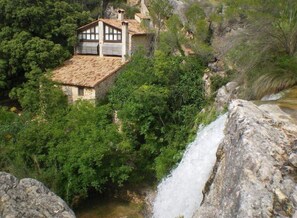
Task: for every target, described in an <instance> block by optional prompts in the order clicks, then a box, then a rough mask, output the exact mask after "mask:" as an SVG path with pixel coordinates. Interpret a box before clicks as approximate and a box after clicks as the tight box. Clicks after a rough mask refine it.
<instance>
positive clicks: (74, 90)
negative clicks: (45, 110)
mask: <svg viewBox="0 0 297 218" xmlns="http://www.w3.org/2000/svg"><path fill="white" fill-rule="evenodd" d="M83 89H84V95H83V96H79V95H78V87H77V86H67V85H63V86H62V90H63V92H64V93H65V94H66V95H67V97H68V102H69V103H73V102H75V101H77V100H79V99H82V100H93V101H95V100H96V92H95V89H94V88H87V87H83Z"/></svg>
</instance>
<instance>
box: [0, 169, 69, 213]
mask: <svg viewBox="0 0 297 218" xmlns="http://www.w3.org/2000/svg"><path fill="white" fill-rule="evenodd" d="M0 217H3V218H27V217H28V218H33V217H34V218H39V217H40V218H41V217H55V218H74V217H75V215H74V213H73V211H72V210H71V209H70V208H69V207H68V206H67V204H66V203H65V202H64V201H63V200H62V199H61V198H60V197H58V196H57V195H55V194H54V193H53V192H51V191H50V190H49V189H48V188H47V187H45V186H44V185H43V184H42V183H41V182H39V181H37V180H35V179H29V178H26V179H21V180H20V181H19V180H18V179H17V178H16V177H14V176H13V175H11V174H9V173H5V172H0Z"/></svg>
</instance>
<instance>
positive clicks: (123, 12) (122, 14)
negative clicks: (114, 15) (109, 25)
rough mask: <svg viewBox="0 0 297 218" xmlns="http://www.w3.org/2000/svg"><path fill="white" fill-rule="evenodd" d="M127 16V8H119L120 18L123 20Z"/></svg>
mask: <svg viewBox="0 0 297 218" xmlns="http://www.w3.org/2000/svg"><path fill="white" fill-rule="evenodd" d="M124 18H125V10H123V9H119V10H118V20H120V21H123V20H124Z"/></svg>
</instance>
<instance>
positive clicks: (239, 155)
mask: <svg viewBox="0 0 297 218" xmlns="http://www.w3.org/2000/svg"><path fill="white" fill-rule="evenodd" d="M194 217H195V218H198V217H199V218H200V217H201V218H208V217H209V218H210V217H211V218H214V217H220V218H224V217H226V218H227V217H228V218H229V217H297V126H296V124H295V123H294V120H293V119H292V118H291V117H290V116H289V115H288V114H286V113H284V112H283V111H282V110H281V109H280V108H279V107H278V106H277V105H261V106H256V105H255V104H253V103H251V102H247V101H243V100H235V101H233V102H232V103H231V104H230V106H229V116H228V121H227V124H226V129H225V138H224V140H223V142H222V143H221V145H220V146H219V149H218V152H217V162H216V165H215V166H214V169H213V173H212V175H211V176H210V178H209V180H208V182H207V184H206V186H205V189H204V199H203V202H202V203H201V207H200V208H199V209H198V211H197V212H196V213H195V216H194Z"/></svg>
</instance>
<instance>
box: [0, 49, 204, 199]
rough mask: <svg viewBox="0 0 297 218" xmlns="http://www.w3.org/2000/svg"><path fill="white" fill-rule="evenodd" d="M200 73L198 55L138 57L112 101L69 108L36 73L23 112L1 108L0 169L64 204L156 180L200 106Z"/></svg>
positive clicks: (184, 138) (181, 147) (182, 143)
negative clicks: (40, 185)
mask: <svg viewBox="0 0 297 218" xmlns="http://www.w3.org/2000/svg"><path fill="white" fill-rule="evenodd" d="M202 71H203V65H202V64H201V61H200V60H199V59H197V58H186V57H177V56H167V55H165V54H164V53H162V52H160V51H157V52H156V53H155V55H154V57H153V58H148V57H145V56H144V55H142V54H138V55H135V57H134V58H133V59H132V61H131V63H130V64H128V65H127V67H126V68H125V69H124V70H123V72H122V73H121V74H120V77H119V78H118V80H117V82H116V84H115V86H114V88H113V89H112V91H111V93H110V95H109V101H110V102H109V103H104V104H103V103H102V104H100V105H97V106H95V105H93V104H91V103H89V102H83V101H82V102H77V103H75V104H73V105H68V104H67V102H66V99H65V97H64V96H63V94H62V92H61V90H60V89H59V88H58V87H54V86H53V85H52V83H51V82H50V81H48V80H47V78H44V77H41V79H40V80H39V84H42V85H41V86H40V89H39V92H40V93H39V95H37V96H36V98H33V99H31V98H29V99H26V98H24V99H23V105H27V106H28V107H25V108H24V110H23V112H22V113H21V114H20V115H17V114H15V113H12V112H9V111H7V110H5V109H3V108H2V109H1V111H0V122H1V126H0V146H1V153H0V159H1V162H0V166H1V170H5V171H8V172H12V173H13V174H15V175H16V176H19V177H33V178H37V179H39V180H41V181H43V182H44V183H45V184H46V185H48V186H49V187H50V188H52V189H53V190H54V191H56V192H57V193H58V194H59V195H61V196H62V197H63V198H64V199H66V200H67V201H69V202H72V201H73V200H74V199H75V197H77V196H80V197H83V196H86V195H87V193H88V191H89V190H90V189H94V190H97V191H103V190H105V189H107V188H115V187H120V186H122V185H123V184H124V183H126V182H130V183H131V182H133V183H136V182H141V181H149V180H150V181H153V180H155V178H156V177H158V178H161V177H162V176H163V175H165V174H166V173H168V170H169V169H171V167H172V166H173V165H174V164H175V163H176V162H177V161H178V160H180V158H181V155H182V152H183V150H184V148H185V145H186V143H187V142H188V141H189V137H190V136H191V134H190V133H191V130H192V128H193V127H194V126H195V115H196V113H197V111H198V110H200V109H201V108H202V106H203V105H204V103H205V100H204V92H203V82H202ZM30 86H31V84H30V83H26V89H25V90H26V91H30V90H34V88H30ZM31 96H33V95H31ZM25 99H26V101H25ZM114 111H117V114H118V118H120V123H118V124H117V125H116V124H115V123H114V122H113V119H114ZM144 177H145V180H144Z"/></svg>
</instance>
